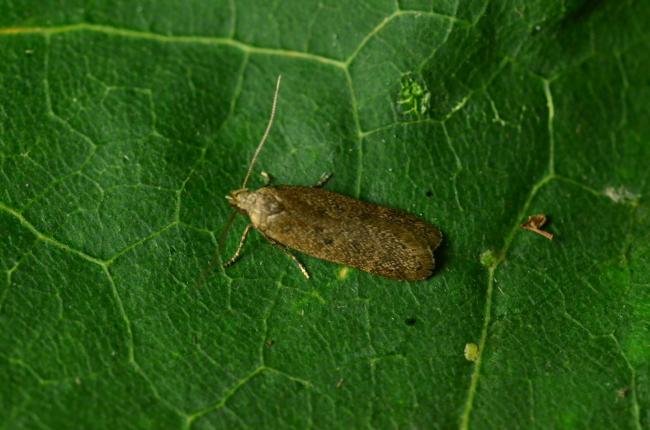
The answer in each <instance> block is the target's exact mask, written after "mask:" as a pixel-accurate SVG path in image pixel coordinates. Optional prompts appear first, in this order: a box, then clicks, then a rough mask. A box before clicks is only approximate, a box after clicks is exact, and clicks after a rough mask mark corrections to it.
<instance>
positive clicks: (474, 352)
mask: <svg viewBox="0 0 650 430" xmlns="http://www.w3.org/2000/svg"><path fill="white" fill-rule="evenodd" d="M464 354H465V360H467V361H476V360H478V354H479V350H478V345H477V344H475V343H473V342H469V343H466V344H465V351H464Z"/></svg>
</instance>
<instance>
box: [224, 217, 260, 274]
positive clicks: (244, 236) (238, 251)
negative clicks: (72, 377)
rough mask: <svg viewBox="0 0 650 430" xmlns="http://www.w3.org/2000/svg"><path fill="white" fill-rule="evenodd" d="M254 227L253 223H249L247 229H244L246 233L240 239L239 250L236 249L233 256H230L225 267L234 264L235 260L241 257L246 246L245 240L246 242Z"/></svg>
mask: <svg viewBox="0 0 650 430" xmlns="http://www.w3.org/2000/svg"><path fill="white" fill-rule="evenodd" d="M252 228H253V224H248V225H247V226H246V229H244V233H243V234H242V235H241V239H239V246H238V247H237V251H235V254H234V255H233V256H232V257H230V259H229V260H228V261H226V262H225V263H224V265H223V267H228V266H232V265H233V264H234V263H235V261H237V260H238V259H239V256H240V255H241V250H242V248H243V247H244V242H246V238H247V237H248V233H250V231H251V229H252Z"/></svg>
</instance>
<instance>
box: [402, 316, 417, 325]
mask: <svg viewBox="0 0 650 430" xmlns="http://www.w3.org/2000/svg"><path fill="white" fill-rule="evenodd" d="M416 322H417V320H416V319H415V318H413V317H411V318H406V319H405V320H404V324H406V325H415V323H416Z"/></svg>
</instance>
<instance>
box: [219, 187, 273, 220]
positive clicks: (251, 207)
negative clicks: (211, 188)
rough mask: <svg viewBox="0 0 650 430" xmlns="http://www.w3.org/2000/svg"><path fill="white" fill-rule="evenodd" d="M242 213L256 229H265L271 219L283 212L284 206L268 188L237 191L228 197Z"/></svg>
mask: <svg viewBox="0 0 650 430" xmlns="http://www.w3.org/2000/svg"><path fill="white" fill-rule="evenodd" d="M226 198H227V199H228V202H229V203H230V204H231V205H232V206H233V207H235V208H236V209H238V210H239V211H240V212H244V213H246V214H247V215H248V216H249V217H250V219H251V223H252V224H253V225H254V226H255V227H256V228H260V227H262V228H263V227H265V226H266V224H267V222H268V220H269V218H270V217H272V216H273V215H275V214H278V213H280V212H282V205H281V204H280V202H279V201H278V199H277V198H276V196H275V195H274V193H273V192H271V191H270V190H269V189H268V188H260V189H259V190H255V191H250V190H247V189H241V190H235V191H233V192H231V193H230V195H229V196H227V197H226Z"/></svg>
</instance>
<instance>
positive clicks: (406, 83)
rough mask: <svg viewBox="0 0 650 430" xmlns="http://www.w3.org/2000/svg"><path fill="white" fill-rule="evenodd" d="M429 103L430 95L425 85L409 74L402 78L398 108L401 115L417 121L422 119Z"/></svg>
mask: <svg viewBox="0 0 650 430" xmlns="http://www.w3.org/2000/svg"><path fill="white" fill-rule="evenodd" d="M430 102H431V93H430V92H429V90H428V89H427V85H426V83H425V82H424V81H423V80H421V79H416V78H414V77H413V75H412V74H411V73H406V74H404V75H403V76H402V80H401V82H400V91H399V99H398V100H397V105H398V106H399V108H400V110H401V113H402V115H405V116H414V117H415V118H417V119H420V118H423V117H424V116H425V115H426V113H427V112H428V111H429V104H430Z"/></svg>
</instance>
